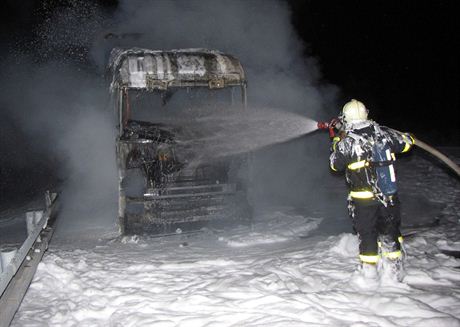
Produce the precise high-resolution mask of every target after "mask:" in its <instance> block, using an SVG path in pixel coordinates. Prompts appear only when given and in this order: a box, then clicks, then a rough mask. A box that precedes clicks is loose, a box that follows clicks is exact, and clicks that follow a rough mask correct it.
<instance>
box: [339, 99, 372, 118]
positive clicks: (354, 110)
mask: <svg viewBox="0 0 460 327" xmlns="http://www.w3.org/2000/svg"><path fill="white" fill-rule="evenodd" d="M367 113H368V110H367V109H366V106H365V105H364V104H363V103H362V102H361V101H358V100H356V99H351V101H349V102H347V103H346V104H345V105H344V106H343V109H342V114H341V118H342V120H343V121H344V122H345V123H353V122H358V121H363V120H367Z"/></svg>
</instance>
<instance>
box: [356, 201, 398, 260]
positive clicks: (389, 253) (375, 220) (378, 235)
mask: <svg viewBox="0 0 460 327" xmlns="http://www.w3.org/2000/svg"><path fill="white" fill-rule="evenodd" d="M348 207H349V209H350V215H351V218H352V220H353V227H354V229H355V231H356V232H357V233H358V236H359V240H360V243H359V254H360V259H361V261H363V262H367V263H377V261H378V259H379V245H380V246H381V247H382V249H381V253H382V255H383V256H385V257H388V258H389V259H398V258H400V257H401V242H402V237H401V232H400V230H399V227H400V225H401V214H400V203H399V200H398V199H397V197H394V199H393V201H392V203H389V204H388V205H387V206H385V205H383V204H382V203H381V202H380V201H378V200H376V199H352V200H351V201H349V206H348Z"/></svg>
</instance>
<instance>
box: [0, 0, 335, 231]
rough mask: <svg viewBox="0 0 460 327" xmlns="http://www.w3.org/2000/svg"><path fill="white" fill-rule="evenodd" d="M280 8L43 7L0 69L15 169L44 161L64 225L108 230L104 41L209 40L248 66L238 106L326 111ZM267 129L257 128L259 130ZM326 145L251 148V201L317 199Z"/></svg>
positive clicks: (109, 153)
mask: <svg viewBox="0 0 460 327" xmlns="http://www.w3.org/2000/svg"><path fill="white" fill-rule="evenodd" d="M290 15H291V12H290V9H289V7H288V5H287V4H286V3H284V2H281V1H275V0H273V1H262V0H260V1H257V0H254V1H211V0H203V1H146V0H135V1H133V0H130V1H128V0H125V1H120V2H119V3H118V5H117V6H116V8H115V10H113V11H108V10H106V9H105V8H102V7H99V6H97V5H95V4H88V3H86V2H85V1H74V2H70V4H68V5H67V6H63V7H62V6H61V7H56V8H52V9H50V12H48V13H47V15H46V17H47V18H46V19H45V20H44V21H43V23H42V24H41V25H40V26H39V27H38V28H37V29H36V34H35V37H34V38H33V41H32V42H30V43H28V44H22V46H21V48H20V49H19V50H16V51H15V55H14V58H13V60H10V61H9V63H10V64H8V66H6V67H5V69H4V70H3V71H2V77H1V80H2V85H4V87H3V88H2V91H1V92H2V96H1V99H0V105H1V107H2V109H5V110H6V112H7V114H8V117H9V119H11V120H13V121H14V123H15V126H18V129H19V130H17V131H16V132H15V133H13V134H16V135H21V137H24V136H25V137H26V138H27V142H26V143H27V148H29V149H33V151H32V153H33V154H34V155H33V157H31V156H30V154H28V155H27V156H26V157H27V161H28V162H27V163H24V164H23V165H24V167H26V168H27V169H28V170H30V171H33V170H34V169H36V167H38V166H40V165H42V166H44V167H46V168H44V171H46V172H47V173H48V174H50V176H49V178H50V179H52V180H54V179H56V178H58V179H60V180H61V185H62V188H63V194H62V195H63V200H64V206H63V211H62V213H61V220H62V221H61V224H60V225H61V226H60V227H61V228H60V229H61V230H62V232H65V231H69V232H70V231H71V230H74V229H77V228H79V229H87V230H89V229H92V228H94V226H101V227H103V226H105V227H109V229H110V228H114V227H115V222H116V217H117V213H116V209H117V205H116V201H117V199H116V193H117V189H116V185H117V175H116V169H115V153H114V151H115V142H114V138H115V131H114V127H115V124H116V123H115V122H114V120H113V119H112V113H113V110H111V108H109V106H108V88H107V84H105V83H104V79H103V73H104V67H105V65H106V62H107V59H108V53H109V51H110V49H111V48H112V47H114V46H125V47H130V46H136V47H145V48H150V49H165V50H167V49H175V48H210V49H218V50H220V51H222V52H227V53H230V54H232V55H234V56H236V57H237V58H239V59H240V61H241V62H242V64H243V66H244V68H245V70H246V74H247V79H248V81H249V86H248V91H249V93H248V102H249V104H250V108H249V109H248V110H251V107H257V108H265V107H270V108H278V109H279V110H283V111H287V112H291V113H295V114H299V115H301V116H305V117H312V118H314V119H321V118H326V117H328V116H329V114H328V108H334V107H335V105H334V104H335V99H336V94H337V89H336V88H335V87H333V86H330V85H326V84H324V83H322V82H321V72H320V70H319V68H318V67H319V66H318V62H317V60H316V59H315V58H313V57H308V56H305V45H304V44H303V43H302V41H301V40H300V39H299V37H298V36H297V35H296V33H295V30H294V28H293V26H292V24H291V21H290ZM30 49H32V50H30ZM13 62H14V63H13ZM290 117H292V116H290ZM276 119H279V120H280V121H282V120H283V119H285V118H284V116H283V117H282V115H279V117H278V118H276ZM259 127H260V126H259ZM249 128H250V127H249ZM289 128H290V127H289V126H288V125H286V129H289ZM270 129H271V127H270V126H267V130H268V132H267V130H265V131H263V130H262V129H261V128H258V130H259V132H260V134H259V137H261V138H263V136H264V135H269V134H270ZM288 132H290V133H291V134H292V131H288ZM269 143H271V142H268V143H267V144H266V145H268V144H269ZM3 144H5V143H4V142H3V141H2V147H3ZM327 147H328V145H327V137H325V136H322V135H313V136H311V137H308V138H307V137H301V138H299V139H297V140H296V141H293V142H289V143H287V144H281V145H277V146H273V147H265V148H264V149H263V150H261V151H258V152H257V153H256V155H255V160H254V164H255V167H254V171H255V176H254V183H255V185H256V187H255V191H256V199H257V203H259V204H260V205H263V203H265V202H267V201H271V202H272V201H273V200H275V203H276V202H277V203H289V204H295V205H305V203H306V201H307V199H308V198H310V199H312V198H314V199H317V198H319V197H320V196H319V194H321V192H319V191H318V190H315V192H313V190H314V189H315V185H318V184H317V183H319V182H320V181H321V180H322V179H323V178H325V177H327V176H328V174H329V173H328V165H327V158H326V157H327ZM12 149H13V148H12V147H11V146H9V147H7V148H6V151H7V152H8V154H7V155H6V157H8V161H9V162H10V164H11V163H15V165H16V164H17V165H19V162H23V161H24V160H26V159H25V158H24V156H21V155H12V154H11V150H12ZM27 151H29V150H27ZM19 152H21V151H20V150H19ZM23 152H24V151H23ZM29 153H30V152H29ZM2 157H3V156H2ZM18 167H22V166H18ZM21 169H22V168H21ZM313 193H314V194H315V195H316V197H314V196H313V195H312V194H313ZM314 201H315V200H314ZM314 201H312V202H314ZM64 234H65V233H64Z"/></svg>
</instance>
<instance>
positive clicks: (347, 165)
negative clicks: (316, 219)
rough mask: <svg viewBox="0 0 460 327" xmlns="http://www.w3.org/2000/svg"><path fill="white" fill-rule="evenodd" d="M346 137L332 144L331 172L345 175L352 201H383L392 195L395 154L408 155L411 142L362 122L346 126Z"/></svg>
mask: <svg viewBox="0 0 460 327" xmlns="http://www.w3.org/2000/svg"><path fill="white" fill-rule="evenodd" d="M345 132H346V136H345V137H344V138H343V139H340V138H338V137H336V138H335V139H334V140H333V143H332V149H331V150H332V153H331V156H330V166H331V169H333V170H335V171H344V170H345V172H346V180H347V184H348V186H349V189H350V196H351V197H352V198H359V199H368V198H376V199H383V198H385V197H386V196H391V195H392V194H395V193H396V191H397V189H396V174H395V171H394V167H393V162H394V160H395V154H398V153H403V152H406V151H409V149H410V148H411V146H412V144H413V139H412V137H411V136H410V135H409V134H402V133H399V132H396V131H394V130H392V129H390V128H387V127H384V126H380V125H379V124H377V123H376V122H374V121H372V120H365V121H361V122H358V123H353V124H348V125H346V126H345Z"/></svg>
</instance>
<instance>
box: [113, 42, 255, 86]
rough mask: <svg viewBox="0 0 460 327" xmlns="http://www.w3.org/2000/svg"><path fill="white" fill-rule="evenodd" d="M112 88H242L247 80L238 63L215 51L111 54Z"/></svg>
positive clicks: (232, 58)
mask: <svg viewBox="0 0 460 327" xmlns="http://www.w3.org/2000/svg"><path fill="white" fill-rule="evenodd" d="M108 68H109V69H110V71H111V76H112V78H113V79H112V84H111V88H112V89H114V88H116V87H128V88H137V89H160V90H161V89H166V88H168V87H186V86H207V87H210V88H222V87H225V86H237V85H244V84H245V83H246V77H245V73H244V70H243V68H242V66H241V64H240V62H239V60H238V59H236V58H235V57H233V56H231V55H228V54H223V53H221V52H219V51H215V50H207V49H181V50H169V51H160V50H148V49H141V48H131V49H125V50H123V49H118V48H115V49H113V50H112V53H111V56H110V62H109V67H108Z"/></svg>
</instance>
